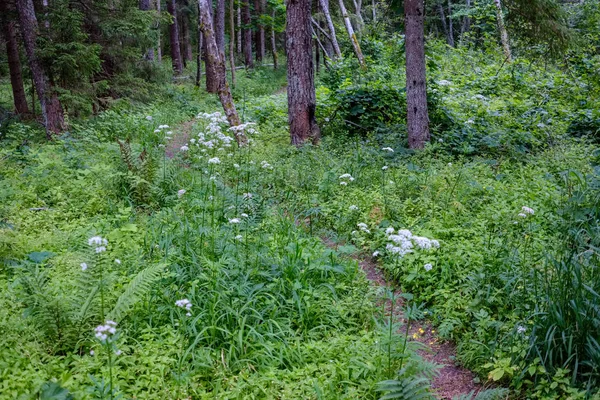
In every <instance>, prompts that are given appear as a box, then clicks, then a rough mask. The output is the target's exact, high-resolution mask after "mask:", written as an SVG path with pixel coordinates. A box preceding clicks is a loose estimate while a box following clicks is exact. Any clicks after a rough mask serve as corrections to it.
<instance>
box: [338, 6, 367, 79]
mask: <svg viewBox="0 0 600 400" xmlns="http://www.w3.org/2000/svg"><path fill="white" fill-rule="evenodd" d="M340 11H341V12H342V16H343V17H344V23H345V24H346V31H348V36H349V37H350V41H351V42H352V47H354V52H355V53H356V57H357V58H358V63H359V64H360V67H361V68H362V69H366V68H367V65H366V64H365V58H364V57H363V54H362V51H361V50H360V44H359V43H358V39H356V34H354V29H353V28H352V22H350V17H349V16H348V11H347V10H346V6H345V5H344V0H340Z"/></svg>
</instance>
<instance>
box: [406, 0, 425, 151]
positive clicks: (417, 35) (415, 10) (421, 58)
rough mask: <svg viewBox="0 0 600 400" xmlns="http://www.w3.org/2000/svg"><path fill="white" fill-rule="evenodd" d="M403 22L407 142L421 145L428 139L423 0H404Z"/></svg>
mask: <svg viewBox="0 0 600 400" xmlns="http://www.w3.org/2000/svg"><path fill="white" fill-rule="evenodd" d="M404 13H405V20H404V21H405V25H406V102H407V107H406V110H407V117H406V125H407V130H408V146H409V147H410V148H411V149H422V148H423V147H424V146H425V143H426V142H428V141H429V115H428V113H427V84H426V72H425V38H424V20H425V15H424V14H425V7H424V1H423V0H405V1H404Z"/></svg>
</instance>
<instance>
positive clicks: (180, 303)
mask: <svg viewBox="0 0 600 400" xmlns="http://www.w3.org/2000/svg"><path fill="white" fill-rule="evenodd" d="M175 305H176V306H177V307H179V308H183V309H185V310H186V311H187V314H186V315H187V316H188V317H189V316H191V313H190V311H191V309H192V302H191V301H189V300H188V299H181V300H177V301H176V302H175ZM188 314H190V315H188Z"/></svg>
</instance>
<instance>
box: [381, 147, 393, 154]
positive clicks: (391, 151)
mask: <svg viewBox="0 0 600 400" xmlns="http://www.w3.org/2000/svg"><path fill="white" fill-rule="evenodd" d="M381 150H383V151H389V152H390V153H393V152H394V149H392V148H391V147H384V148H382V149H381Z"/></svg>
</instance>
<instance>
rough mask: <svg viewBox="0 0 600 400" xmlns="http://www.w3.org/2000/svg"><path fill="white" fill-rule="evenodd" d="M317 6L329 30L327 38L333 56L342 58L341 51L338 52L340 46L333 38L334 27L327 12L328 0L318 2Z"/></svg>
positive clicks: (334, 37)
mask: <svg viewBox="0 0 600 400" xmlns="http://www.w3.org/2000/svg"><path fill="white" fill-rule="evenodd" d="M319 4H320V5H321V11H322V12H323V15H325V20H326V21H327V28H328V29H329V37H330V38H331V45H332V46H333V51H334V54H335V56H336V58H339V57H341V56H342V51H341V50H340V45H339V44H338V41H337V38H336V36H335V26H333V20H332V19H331V13H330V12H329V0H319Z"/></svg>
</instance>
